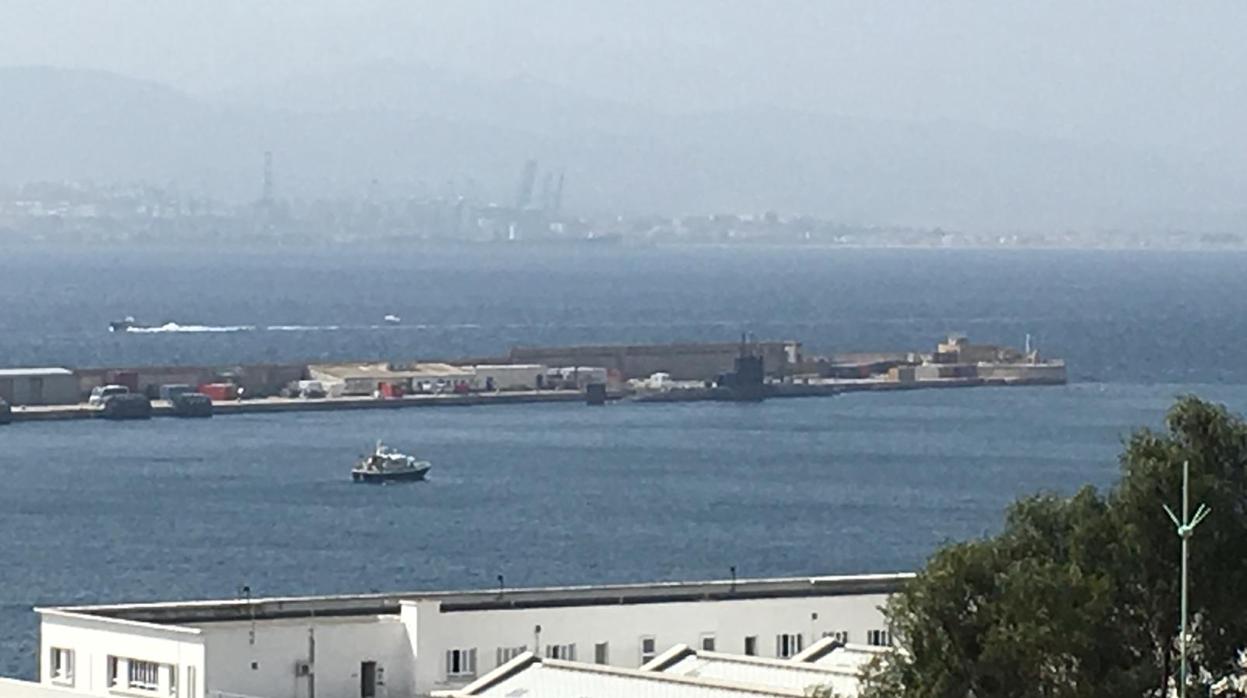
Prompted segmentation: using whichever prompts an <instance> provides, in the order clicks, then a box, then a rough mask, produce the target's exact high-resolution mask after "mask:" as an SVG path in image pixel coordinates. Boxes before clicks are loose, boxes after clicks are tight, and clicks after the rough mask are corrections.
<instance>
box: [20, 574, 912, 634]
mask: <svg viewBox="0 0 1247 698" xmlns="http://www.w3.org/2000/svg"><path fill="white" fill-rule="evenodd" d="M912 577H913V574H912V573H891V574H863V575H841V576H817V577H786V578H774V579H742V580H735V581H733V580H717V581H693V582H655V583H648V584H615V585H604V586H571V587H537V588H527V589H503V590H501V591H500V590H499V589H497V588H494V589H480V590H464V591H412V592H396V593H382V594H359V595H341V596H291V597H273V598H259V599H250V600H248V599H222V600H207V601H182V602H165V603H137V604H106V605H89V606H64V607H48V608H37V609H35V610H36V611H38V612H44V611H59V612H66V613H75V614H80V615H89V616H95V617H102V618H115V619H119V620H130V621H140V622H147V623H157V624H167V625H179V624H191V623H214V622H229V621H242V620H251V619H255V620H270V619H280V618H307V617H309V616H320V617H343V616H370V615H379V614H395V613H398V612H399V611H400V609H401V607H402V604H403V603H404V602H417V601H437V602H439V605H440V610H441V611H442V612H443V613H455V612H464V611H483V610H494V609H522V608H565V607H584V606H603V605H611V606H619V605H629V604H651V603H680V602H689V601H726V600H743V599H772V598H795V597H822V596H858V595H864V594H891V593H894V592H896V591H897V590H898V589H900V587H901V585H902V584H904V583H905V582H906V581H908V580H909V579H911V578H912Z"/></svg>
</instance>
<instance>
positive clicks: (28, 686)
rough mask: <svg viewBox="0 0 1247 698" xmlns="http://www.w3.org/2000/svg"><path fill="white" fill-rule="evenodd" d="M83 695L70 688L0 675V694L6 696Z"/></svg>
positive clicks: (70, 697) (71, 697)
mask: <svg viewBox="0 0 1247 698" xmlns="http://www.w3.org/2000/svg"><path fill="white" fill-rule="evenodd" d="M81 695H82V694H81V693H76V692H74V691H73V690H71V689H68V688H61V687H59V686H46V685H44V684H41V683H32V682H30V681H18V680H17V679H6V678H4V677H0V696H4V698H75V696H78V697H79V698H81Z"/></svg>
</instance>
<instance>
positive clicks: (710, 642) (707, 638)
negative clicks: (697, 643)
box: [701, 633, 714, 652]
mask: <svg viewBox="0 0 1247 698" xmlns="http://www.w3.org/2000/svg"><path fill="white" fill-rule="evenodd" d="M701 651H702V652H713V651H714V635H712V634H711V633H705V634H703V635H702V636H701Z"/></svg>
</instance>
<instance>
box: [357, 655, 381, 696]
mask: <svg viewBox="0 0 1247 698" xmlns="http://www.w3.org/2000/svg"><path fill="white" fill-rule="evenodd" d="M359 698H377V663H376V662H360V664H359Z"/></svg>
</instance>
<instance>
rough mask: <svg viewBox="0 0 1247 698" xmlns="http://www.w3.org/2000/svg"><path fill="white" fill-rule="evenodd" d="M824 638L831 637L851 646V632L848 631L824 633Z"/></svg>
mask: <svg viewBox="0 0 1247 698" xmlns="http://www.w3.org/2000/svg"><path fill="white" fill-rule="evenodd" d="M823 637H829V638H831V639H832V640H833V641H835V642H839V643H840V644H842V645H847V644H849V631H847V630H828V631H827V632H825V633H823Z"/></svg>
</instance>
